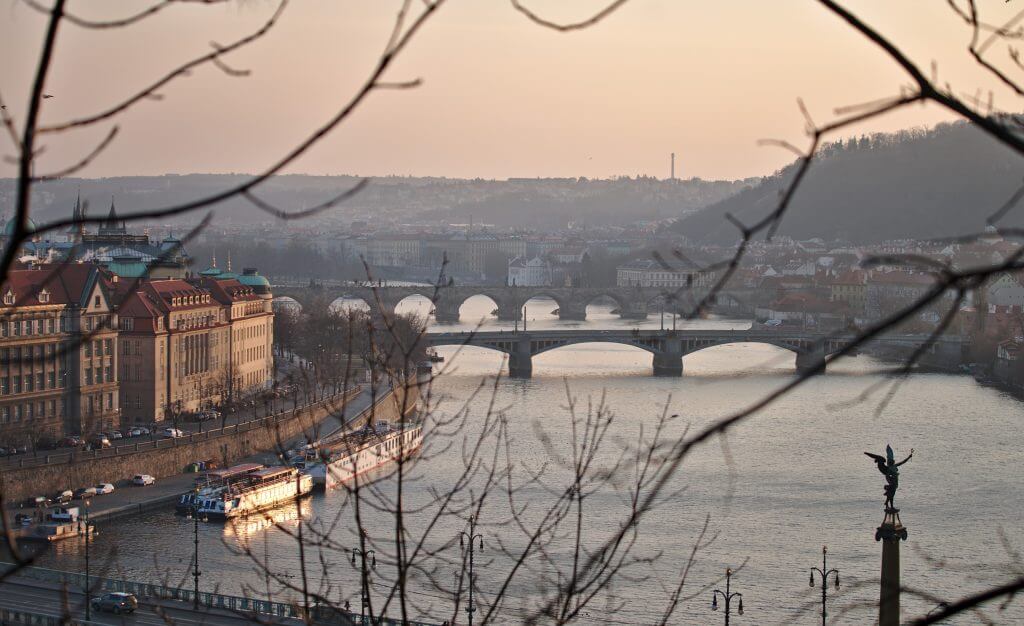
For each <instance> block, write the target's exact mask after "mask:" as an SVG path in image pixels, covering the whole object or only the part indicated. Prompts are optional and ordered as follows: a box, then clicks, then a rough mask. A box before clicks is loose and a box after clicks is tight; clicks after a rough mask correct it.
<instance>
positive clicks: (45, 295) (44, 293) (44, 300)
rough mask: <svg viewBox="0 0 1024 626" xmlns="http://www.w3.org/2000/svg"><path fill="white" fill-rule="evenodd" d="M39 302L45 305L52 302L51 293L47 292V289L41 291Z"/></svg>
mask: <svg viewBox="0 0 1024 626" xmlns="http://www.w3.org/2000/svg"><path fill="white" fill-rule="evenodd" d="M39 301H40V302H42V303H43V304H46V303H47V302H49V301H50V292H49V291H47V290H46V289H43V290H42V291H40V292H39Z"/></svg>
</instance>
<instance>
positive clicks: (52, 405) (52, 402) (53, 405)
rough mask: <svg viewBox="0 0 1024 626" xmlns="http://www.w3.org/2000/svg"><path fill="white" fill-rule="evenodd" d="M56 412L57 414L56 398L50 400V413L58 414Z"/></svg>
mask: <svg viewBox="0 0 1024 626" xmlns="http://www.w3.org/2000/svg"><path fill="white" fill-rule="evenodd" d="M56 414H57V401H56V400H50V415H56Z"/></svg>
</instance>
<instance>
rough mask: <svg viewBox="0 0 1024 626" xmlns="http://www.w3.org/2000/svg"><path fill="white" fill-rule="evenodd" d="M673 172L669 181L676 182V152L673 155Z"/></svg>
mask: <svg viewBox="0 0 1024 626" xmlns="http://www.w3.org/2000/svg"><path fill="white" fill-rule="evenodd" d="M671 171H672V174H671V176H670V177H669V180H675V179H676V153H675V152H673V153H672V168H671Z"/></svg>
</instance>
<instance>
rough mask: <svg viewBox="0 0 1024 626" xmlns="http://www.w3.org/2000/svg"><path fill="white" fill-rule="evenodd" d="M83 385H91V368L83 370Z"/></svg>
mask: <svg viewBox="0 0 1024 626" xmlns="http://www.w3.org/2000/svg"><path fill="white" fill-rule="evenodd" d="M85 384H86V385H91V384H92V368H91V367H87V368H85Z"/></svg>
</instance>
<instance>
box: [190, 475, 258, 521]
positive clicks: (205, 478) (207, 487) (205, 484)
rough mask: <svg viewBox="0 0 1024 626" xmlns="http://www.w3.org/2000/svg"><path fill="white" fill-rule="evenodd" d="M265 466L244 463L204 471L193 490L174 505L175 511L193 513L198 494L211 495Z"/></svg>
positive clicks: (200, 495) (201, 495)
mask: <svg viewBox="0 0 1024 626" xmlns="http://www.w3.org/2000/svg"><path fill="white" fill-rule="evenodd" d="M264 467H265V466H264V465H261V464H260V463H242V464H240V465H233V466H231V467H226V468H224V469H216V470H209V471H207V472H205V473H203V475H202V476H199V477H198V478H196V486H195V487H194V488H193V489H192V490H191V491H186V492H185V493H183V494H181V498H180V499H179V500H178V502H177V504H175V505H174V509H175V512H176V513H178V514H179V515H186V514H188V513H191V512H192V511H193V509H194V508H195V499H196V496H197V495H198V496H199V497H209V496H211V495H213V494H214V493H216V492H218V491H220V490H221V489H223V488H224V487H226V486H227V485H228V484H230V482H231V481H232V480H233V479H235V478H239V477H241V476H244V475H245V474H248V473H250V472H254V471H256V470H260V469H263V468H264Z"/></svg>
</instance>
